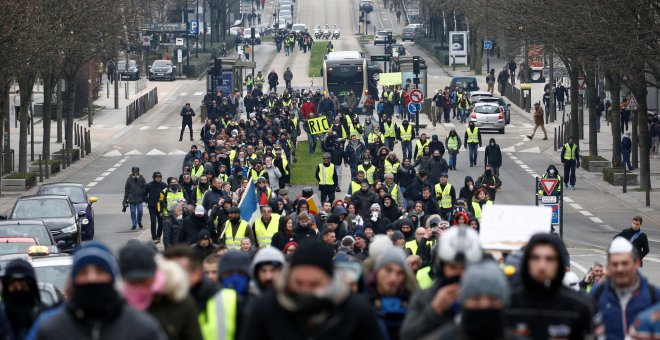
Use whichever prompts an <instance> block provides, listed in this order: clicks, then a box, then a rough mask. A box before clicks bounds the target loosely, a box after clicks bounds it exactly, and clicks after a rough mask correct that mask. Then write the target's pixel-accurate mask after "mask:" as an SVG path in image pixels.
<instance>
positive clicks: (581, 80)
mask: <svg viewBox="0 0 660 340" xmlns="http://www.w3.org/2000/svg"><path fill="white" fill-rule="evenodd" d="M584 81H585V78H584V77H582V76H580V77H578V83H577V85H578V89H580V90H582V89H583V88H584V85H585V83H584Z"/></svg>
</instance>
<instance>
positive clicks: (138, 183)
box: [124, 175, 147, 204]
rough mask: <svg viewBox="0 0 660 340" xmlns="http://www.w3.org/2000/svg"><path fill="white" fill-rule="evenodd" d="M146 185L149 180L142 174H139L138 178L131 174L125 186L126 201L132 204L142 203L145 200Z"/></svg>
mask: <svg viewBox="0 0 660 340" xmlns="http://www.w3.org/2000/svg"><path fill="white" fill-rule="evenodd" d="M146 186H147V182H146V181H145V180H144V177H142V175H139V176H138V178H134V177H133V175H129V176H128V178H127V179H126V185H125V186H124V202H128V203H131V204H138V203H142V202H143V201H144V188H145V187H146Z"/></svg>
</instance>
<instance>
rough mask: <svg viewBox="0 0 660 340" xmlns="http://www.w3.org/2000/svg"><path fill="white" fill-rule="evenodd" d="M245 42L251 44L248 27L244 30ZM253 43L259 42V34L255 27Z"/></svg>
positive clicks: (250, 33)
mask: <svg viewBox="0 0 660 340" xmlns="http://www.w3.org/2000/svg"><path fill="white" fill-rule="evenodd" d="M245 42H246V43H248V44H252V32H251V30H249V29H248V30H246V31H245ZM254 44H255V45H259V44H261V34H259V29H258V28H255V30H254Z"/></svg>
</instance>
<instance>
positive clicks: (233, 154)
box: [229, 149, 237, 164]
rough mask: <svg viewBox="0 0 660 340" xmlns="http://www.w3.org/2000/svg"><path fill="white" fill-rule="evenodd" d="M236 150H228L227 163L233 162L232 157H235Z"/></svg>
mask: <svg viewBox="0 0 660 340" xmlns="http://www.w3.org/2000/svg"><path fill="white" fill-rule="evenodd" d="M236 154H237V152H236V150H233V149H232V150H231V151H229V164H234V158H235V157H236Z"/></svg>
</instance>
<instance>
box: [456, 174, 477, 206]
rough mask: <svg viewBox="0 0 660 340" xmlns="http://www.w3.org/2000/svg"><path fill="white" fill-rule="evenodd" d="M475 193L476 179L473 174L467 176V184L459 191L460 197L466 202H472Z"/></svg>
mask: <svg viewBox="0 0 660 340" xmlns="http://www.w3.org/2000/svg"><path fill="white" fill-rule="evenodd" d="M473 195H474V180H473V179H472V176H465V186H463V187H462V188H461V191H460V192H459V193H458V198H462V199H464V200H465V201H466V202H471V201H472V196H473Z"/></svg>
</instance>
